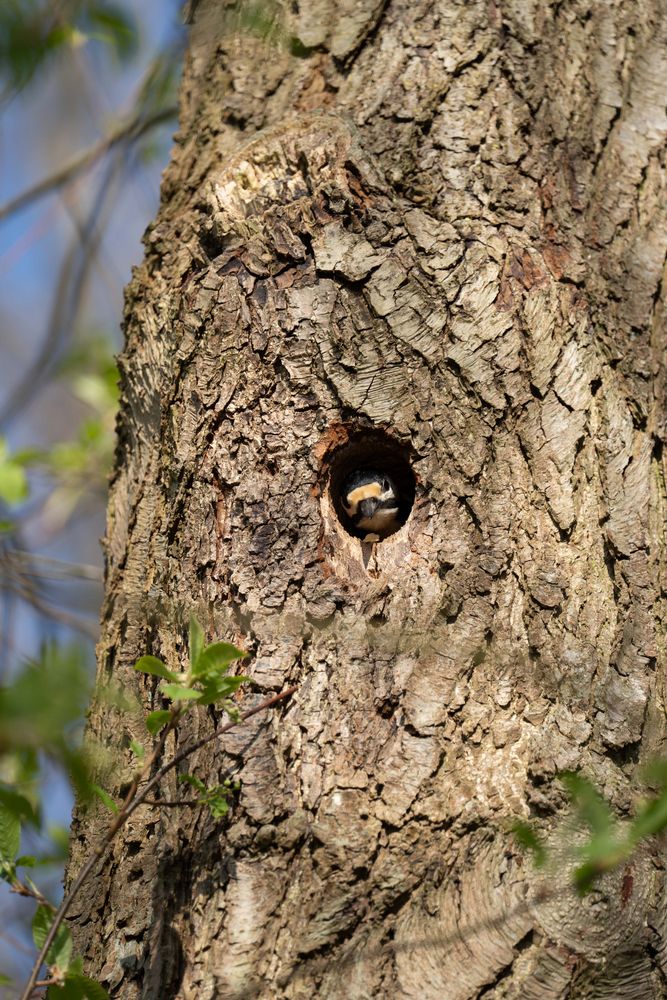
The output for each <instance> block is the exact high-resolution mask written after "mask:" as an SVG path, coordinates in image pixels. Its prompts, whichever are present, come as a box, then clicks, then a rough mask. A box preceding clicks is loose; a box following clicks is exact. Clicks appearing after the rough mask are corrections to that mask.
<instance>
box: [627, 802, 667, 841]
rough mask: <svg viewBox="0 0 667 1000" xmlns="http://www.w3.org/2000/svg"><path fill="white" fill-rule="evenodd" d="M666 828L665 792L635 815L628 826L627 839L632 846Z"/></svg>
mask: <svg viewBox="0 0 667 1000" xmlns="http://www.w3.org/2000/svg"><path fill="white" fill-rule="evenodd" d="M665 827H667V791H664V792H663V793H662V795H660V796H658V798H656V799H651V801H650V802H647V803H646V804H645V805H644V806H643V807H642V808H641V809H640V810H639V812H638V813H637V815H636V816H635V818H634V819H633V821H632V824H631V826H630V833H629V839H630V841H631V842H632V843H633V844H637V843H639V841H640V840H643V839H644V838H645V837H652V836H654V835H655V834H656V833H660V831H661V830H664V829H665Z"/></svg>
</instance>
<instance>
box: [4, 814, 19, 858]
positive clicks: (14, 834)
mask: <svg viewBox="0 0 667 1000" xmlns="http://www.w3.org/2000/svg"><path fill="white" fill-rule="evenodd" d="M20 846H21V821H20V820H19V818H18V817H17V815H16V813H14V812H12V811H11V810H9V809H8V808H7V806H6V805H5V804H4V803H0V860H2V861H13V860H14V858H15V857H16V855H17V854H18V852H19V848H20Z"/></svg>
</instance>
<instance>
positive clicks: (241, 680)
mask: <svg viewBox="0 0 667 1000" xmlns="http://www.w3.org/2000/svg"><path fill="white" fill-rule="evenodd" d="M251 680H252V678H251V677H245V676H244V675H243V674H238V675H236V676H234V677H216V678H214V679H212V680H211V681H207V682H205V683H204V684H203V685H202V692H201V695H200V698H199V702H198V704H199V705H213V704H214V703H215V702H217V701H220V700H221V699H222V698H228V697H229V695H231V694H234V693H235V692H236V691H238V689H239V688H240V687H241V685H242V684H246V683H248V681H251Z"/></svg>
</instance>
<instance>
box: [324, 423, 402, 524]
mask: <svg viewBox="0 0 667 1000" xmlns="http://www.w3.org/2000/svg"><path fill="white" fill-rule="evenodd" d="M325 463H326V464H325V475H326V476H327V480H328V482H327V484H326V488H328V490H329V496H330V498H331V502H332V504H333V507H334V510H335V511H336V514H337V516H338V520H339V521H340V523H341V524H342V525H343V527H344V528H345V530H346V531H347V532H348V534H350V535H354V536H355V537H356V538H364V537H365V536H366V534H367V531H366V530H360V529H359V528H357V527H356V525H355V524H354V523H353V521H352V520H351V519H350V517H349V515H348V514H347V512H346V510H345V507H344V506H343V490H344V487H345V484H346V482H347V481H348V480H349V478H350V476H352V475H353V474H354V473H358V472H376V473H378V474H379V475H381V476H388V477H389V478H390V479H391V480H392V481H393V483H394V486H395V487H396V490H397V492H398V517H397V526H396V528H394V530H393V531H391V532H388V533H387V534H386V535H385V536H384V537H389V535H392V534H395V532H396V531H398V530H399V529H400V528H401V527H402V526H403V525H404V524H405V522H406V521H407V519H408V517H409V515H410V511H411V510H412V506H413V504H414V502H415V486H416V484H415V474H414V472H413V471H412V466H411V465H410V459H409V449H408V448H405V447H404V446H402V445H400V444H399V443H398V442H397V441H395V440H394V439H393V438H392V437H390V436H389V434H386V433H384V431H377V430H370V429H366V428H364V429H360V430H357V431H352V432H351V433H350V436H349V440H348V441H347V443H346V444H343V445H340V446H339V447H338V448H336V450H335V451H333V452H332V453H331V454H330V455H329V456H328V458H327V459H326V460H325ZM327 467H328V468H327Z"/></svg>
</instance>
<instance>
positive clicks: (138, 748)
mask: <svg viewBox="0 0 667 1000" xmlns="http://www.w3.org/2000/svg"><path fill="white" fill-rule="evenodd" d="M130 750H131V751H132V753H133V754H134V756H135V757H136V758H137V759H138V760H143V759H144V757H145V756H146V750H145V748H144V747H143V746H142V745H141V743H139V741H138V740H130Z"/></svg>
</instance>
